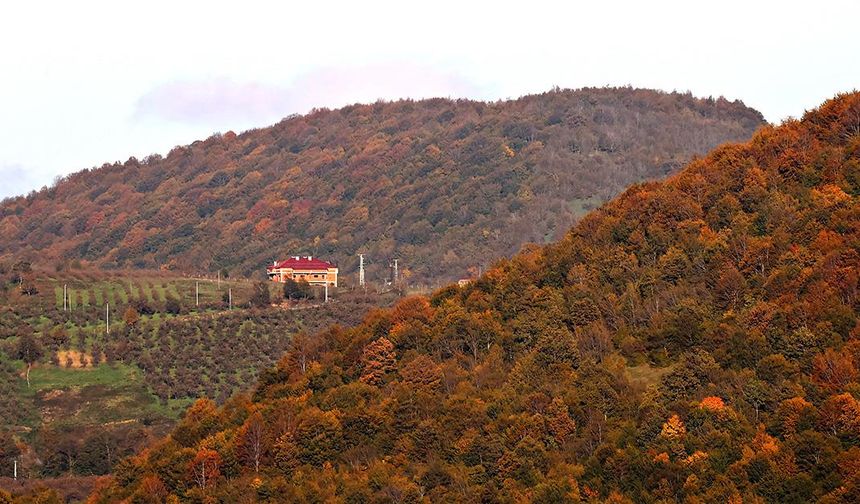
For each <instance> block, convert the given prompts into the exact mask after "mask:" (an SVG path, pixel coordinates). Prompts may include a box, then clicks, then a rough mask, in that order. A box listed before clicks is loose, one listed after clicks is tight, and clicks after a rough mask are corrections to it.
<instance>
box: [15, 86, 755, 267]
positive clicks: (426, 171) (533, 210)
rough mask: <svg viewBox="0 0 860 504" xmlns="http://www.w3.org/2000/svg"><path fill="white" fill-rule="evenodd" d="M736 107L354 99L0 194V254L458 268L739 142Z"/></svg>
mask: <svg viewBox="0 0 860 504" xmlns="http://www.w3.org/2000/svg"><path fill="white" fill-rule="evenodd" d="M762 123H763V121H762V117H761V115H760V114H759V113H758V112H756V111H754V110H751V109H749V108H747V107H745V106H744V105H743V104H742V103H739V102H734V103H730V102H728V101H726V100H724V99H717V100H713V99H696V98H693V97H692V96H691V95H689V94H677V93H672V94H665V93H660V92H656V91H648V90H637V89H630V88H620V89H584V90H579V91H562V90H556V91H552V92H548V93H544V94H542V95H535V96H528V97H524V98H521V99H518V100H514V101H505V102H497V103H483V102H473V101H467V100H457V101H452V100H444V99H433V100H424V101H418V102H416V101H408V100H407V101H398V102H393V103H382V102H380V103H375V104H372V105H354V106H350V107H345V108H343V109H339V110H318V111H314V112H312V113H310V114H308V115H306V116H300V117H299V116H296V117H289V118H287V119H285V120H283V121H282V122H280V123H278V124H277V125H274V126H272V127H268V128H264V129H259V130H253V131H248V132H245V133H243V134H241V135H236V134H234V133H232V132H229V133H226V134H224V135H214V136H212V137H211V138H209V139H207V140H205V141H198V142H195V143H193V144H191V145H188V146H184V147H176V148H174V149H173V150H172V151H171V152H170V153H169V154H168V155H167V156H166V157H164V158H162V157H160V156H158V155H153V156H149V157H148V158H146V159H144V160H137V159H133V158H132V159H129V160H128V161H127V162H125V163H122V164H120V163H116V164H113V165H104V166H103V167H101V168H98V169H92V170H84V171H82V172H79V173H76V174H73V175H70V176H68V177H65V178H64V179H63V180H61V181H60V182H58V183H57V184H56V185H55V186H54V187H51V188H48V189H44V190H42V191H40V192H38V193H35V192H34V193H31V194H30V195H28V196H26V197H23V196H22V197H19V198H13V199H7V200H5V201H4V202H3V203H2V204H0V258H3V257H4V256H9V255H13V256H16V257H21V258H27V259H30V260H33V261H34V264H36V263H39V264H43V265H44V264H47V265H49V266H52V265H53V264H52V263H62V262H64V261H73V260H77V259H85V260H89V261H91V262H93V263H94V264H95V265H97V266H103V267H108V268H126V267H132V268H161V267H165V268H170V269H175V270H178V271H182V272H197V273H199V272H205V271H208V272H213V273H214V272H215V271H217V270H218V269H220V268H223V267H229V268H231V269H234V270H235V271H236V272H237V273H240V274H245V275H247V274H250V273H255V274H260V273H261V272H262V269H263V267H264V266H265V265H266V264H268V263H269V262H270V261H271V260H272V259H274V258H276V257H281V256H284V255H286V254H298V253H304V254H311V255H320V256H325V257H326V258H328V259H331V260H334V261H336V262H339V263H340V266H341V268H342V272H345V273H346V272H351V271H353V270H354V269H355V268H356V264H355V262H356V258H355V254H356V253H357V252H365V253H368V254H370V256H371V257H372V258H373V262H372V263H371V264H370V265H369V268H370V269H369V271H368V273H369V275H371V277H374V278H380V277H382V276H384V275H385V274H386V271H385V270H386V265H387V261H388V259H389V258H392V257H400V258H403V260H404V266H405V270H404V271H403V273H404V275H406V276H407V277H408V276H409V275H411V278H412V281H426V280H428V279H429V280H437V279H438V280H445V279H455V278H459V277H462V276H464V275H466V271H467V269H468V268H471V267H475V266H477V265H480V264H481V263H483V262H484V261H486V258H487V257H498V256H509V255H511V254H512V253H514V252H516V251H517V250H518V249H519V248H520V246H521V245H522V244H523V243H526V242H538V243H544V242H547V241H551V240H554V239H557V238H559V237H560V236H561V234H563V232H564V231H566V230H567V229H568V228H569V227H570V225H571V224H572V223H573V222H574V221H575V220H576V219H577V218H579V217H581V216H582V215H584V214H585V212H586V211H587V210H589V209H590V208H593V207H595V206H597V205H598V204H599V203H601V202H602V201H604V200H606V199H608V198H609V197H611V196H613V195H614V194H616V193H617V192H619V191H621V190H622V189H623V188H625V187H626V186H628V185H629V184H631V183H633V182H636V181H641V180H645V179H655V178H660V177H663V176H665V175H667V174H669V173H672V172H674V171H676V170H677V169H678V168H679V167H680V166H682V164H683V163H685V162H687V161H689V160H690V159H691V157H692V156H694V155H696V154H703V153H705V152H707V151H708V150H710V149H711V148H713V147H715V146H716V145H718V144H721V143H723V142H726V141H739V140H745V139H747V138H749V136H750V135H751V134H752V132H753V131H754V130H755V128H757V127H759V126H760V125H761V124H762Z"/></svg>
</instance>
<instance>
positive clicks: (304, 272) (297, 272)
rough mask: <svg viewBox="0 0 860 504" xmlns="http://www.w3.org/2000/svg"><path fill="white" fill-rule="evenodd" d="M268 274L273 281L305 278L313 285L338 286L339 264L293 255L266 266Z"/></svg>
mask: <svg viewBox="0 0 860 504" xmlns="http://www.w3.org/2000/svg"><path fill="white" fill-rule="evenodd" d="M266 274H268V275H269V278H270V279H271V280H272V281H273V282H285V281H286V280H287V279H288V278H292V279H293V280H296V281H299V280H304V281H305V282H307V283H309V284H311V285H325V284H328V285H330V286H332V287H337V266H335V265H334V264H332V263H330V262H326V261H323V260H320V259H314V258H313V257H312V256H307V257H300V256H293V257H290V258H289V259H287V260H286V261H280V262H278V261H275V262H274V263H273V264H272V265H271V266H269V267H268V268H266Z"/></svg>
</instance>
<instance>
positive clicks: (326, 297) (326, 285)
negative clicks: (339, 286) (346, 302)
mask: <svg viewBox="0 0 860 504" xmlns="http://www.w3.org/2000/svg"><path fill="white" fill-rule="evenodd" d="M325 302H326V303H328V282H326V283H325Z"/></svg>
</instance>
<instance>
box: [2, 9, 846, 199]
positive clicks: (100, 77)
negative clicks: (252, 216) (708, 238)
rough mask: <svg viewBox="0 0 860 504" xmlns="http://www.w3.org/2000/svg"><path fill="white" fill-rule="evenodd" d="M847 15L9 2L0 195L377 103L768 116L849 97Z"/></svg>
mask: <svg viewBox="0 0 860 504" xmlns="http://www.w3.org/2000/svg"><path fill="white" fill-rule="evenodd" d="M7 4H8V5H7ZM45 12H50V13H51V15H50V16H46V15H45ZM858 18H860V2H857V1H856V0H819V1H817V2H808V1H801V0H778V1H777V0H761V1H758V2H750V1H749V0H721V1H720V2H689V1H685V0H658V1H657V2H641V1H638V0H600V1H591V2H558V1H553V0H531V1H529V2H524V1H522V0H519V1H513V0H494V1H492V2H490V1H481V0H475V1H469V2H464V1H462V0H436V1H434V2H407V3H404V2H397V1H395V0H367V1H364V2H354V1H347V0H330V1H326V2H283V1H277V0H271V1H267V0H252V1H250V2H245V3H242V4H241V5H238V4H237V3H236V2H227V1H226V0H183V1H181V2H176V1H174V0H150V1H148V2H116V1H110V0H79V1H76V2H62V1H59V0H56V1H51V0H39V1H35V2H5V3H4V6H3V20H4V21H5V20H8V21H9V22H6V23H3V26H2V29H0V47H3V48H4V50H2V51H0V72H2V75H3V78H2V79H0V166H5V167H6V168H5V169H4V171H2V172H0V175H2V176H4V179H3V180H0V197H2V196H6V195H11V194H16V193H25V192H27V191H29V190H31V189H35V188H38V187H41V186H43V185H50V183H51V181H52V180H53V178H54V177H55V176H57V175H64V174H68V173H71V172H74V171H78V170H80V169H82V168H89V167H93V166H100V165H101V164H102V163H104V162H113V161H122V160H125V159H127V158H128V157H129V156H136V157H138V158H142V157H145V156H146V155H148V154H152V153H156V152H157V153H161V154H166V153H167V152H168V151H169V150H170V149H171V148H173V147H174V146H176V145H182V144H188V143H191V142H193V141H195V140H198V139H201V138H206V137H207V136H209V135H211V134H212V133H213V132H216V131H226V130H233V131H242V130H245V129H249V128H255V127H263V126H266V125H267V124H272V123H274V122H276V121H278V120H279V119H280V118H282V117H284V116H286V115H289V114H291V113H302V112H306V111H308V110H309V109H311V108H314V107H328V108H335V107H338V106H341V105H345V104H349V103H354V102H373V101H375V100H376V99H378V98H384V99H387V100H394V99H397V98H402V97H410V98H416V99H417V98H423V97H428V96H450V97H457V98H477V99H484V100H496V99H505V98H516V97H518V96H521V95H524V94H528V93H539V92H542V91H546V90H548V89H550V88H551V87H552V86H554V85H558V86H561V87H565V88H579V87H583V86H603V85H627V84H629V85H633V86H637V87H647V88H656V89H663V90H666V91H671V90H673V89H674V90H679V91H686V90H690V91H691V92H692V93H693V94H694V95H696V96H709V95H713V96H719V95H724V96H726V97H727V98H729V99H732V100H733V99H741V100H743V101H744V103H746V104H747V105H749V106H751V107H754V108H756V109H758V110H760V111H761V112H762V113H763V114H764V115H765V117H766V118H767V119H768V120H769V121H773V122H778V121H780V120H782V119H783V118H785V117H788V116H799V115H801V114H802V113H803V111H804V110H806V109H810V108H813V107H815V106H817V105H818V104H820V103H821V102H822V101H823V100H825V99H827V98H829V97H832V96H833V95H834V94H836V93H838V92H840V91H847V90H850V89H853V88H855V87H857V86H858V83H860V65H856V64H853V63H852V62H854V61H856V60H857V54H858V53H860V38H858V37H857V35H856V32H857V30H856V24H857V22H856V20H857V19H858ZM9 167H13V168H9Z"/></svg>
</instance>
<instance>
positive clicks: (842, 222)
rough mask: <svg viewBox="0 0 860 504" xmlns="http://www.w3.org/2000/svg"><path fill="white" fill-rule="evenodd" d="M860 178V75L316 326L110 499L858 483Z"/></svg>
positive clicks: (822, 490)
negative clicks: (359, 313)
mask: <svg viewBox="0 0 860 504" xmlns="http://www.w3.org/2000/svg"><path fill="white" fill-rule="evenodd" d="M519 155H520V154H519V153H517V156H515V157H513V158H512V159H517V157H518V156H519ZM858 195H860V94H857V93H855V94H848V95H842V96H838V97H837V98H835V99H833V100H830V101H828V102H826V103H825V104H823V105H822V106H821V108H819V109H818V110H814V111H811V112H809V113H807V114H806V115H805V116H804V118H803V119H802V120H790V121H787V122H785V123H784V124H783V125H781V126H779V127H765V128H763V129H762V130H760V131H759V132H758V133H757V134H756V135H755V136H754V137H753V139H752V140H751V141H750V142H748V143H746V144H741V145H726V146H723V147H720V148H718V149H716V150H715V151H713V152H712V153H711V154H709V155H708V156H707V157H704V158H702V159H699V160H696V161H693V162H692V163H690V164H689V165H688V166H687V167H686V168H685V169H684V170H683V171H682V172H681V173H679V174H678V175H676V176H674V177H671V178H670V179H668V180H667V181H666V182H649V183H644V184H639V185H636V186H633V187H632V188H630V189H628V190H627V191H626V192H624V193H623V194H622V195H621V196H620V197H618V198H616V199H615V200H613V201H612V202H610V203H609V204H606V205H604V206H603V207H601V208H600V209H598V210H596V211H594V212H592V213H591V214H589V215H588V216H587V217H586V218H585V219H583V220H582V221H581V222H580V223H579V224H578V225H576V226H575V227H574V228H573V229H571V230H570V232H569V233H568V234H567V235H566V236H565V237H564V238H563V239H562V240H560V241H559V242H557V243H555V244H552V245H549V246H545V247H528V248H526V249H524V250H523V251H522V252H521V253H520V254H519V255H517V256H516V257H514V258H513V259H510V260H501V261H499V262H498V263H497V264H496V265H495V266H494V267H493V268H492V269H490V270H489V271H487V272H486V273H485V274H484V275H483V276H482V277H481V278H479V279H478V280H477V281H475V282H473V283H472V284H470V285H468V286H466V287H464V288H459V287H457V286H450V287H446V288H443V289H441V290H439V291H437V292H436V293H435V294H434V295H433V296H432V297H430V298H429V299H423V298H407V299H404V300H403V301H401V302H400V303H399V304H398V305H396V306H395V307H393V308H391V309H386V310H376V311H373V312H371V313H370V314H368V316H367V317H366V318H365V320H364V322H363V323H362V324H361V325H359V326H358V327H355V328H351V329H342V328H331V329H329V330H326V331H323V332H320V333H318V334H316V336H315V343H314V344H313V345H311V344H309V343H308V342H305V343H303V345H302V346H303V348H304V350H302V352H304V356H303V358H301V359H299V358H297V357H296V355H295V352H297V351H298V350H297V349H293V350H291V351H290V352H288V354H287V355H286V356H285V357H284V358H283V359H281V361H280V362H279V364H278V365H277V366H276V367H275V368H273V369H271V370H268V371H266V372H264V373H262V375H261V377H260V380H259V383H258V385H257V388H256V390H255V391H254V393H253V395H252V396H251V397H243V396H239V397H236V398H234V399H232V400H230V401H228V403H227V404H225V405H224V406H223V407H221V408H217V409H216V408H214V407H213V406H212V405H211V404H205V403H204V404H199V405H197V406H195V407H194V408H192V409H191V411H190V412H189V413H188V414H187V415H186V418H185V420H183V422H182V424H181V425H180V426H179V427H178V428H177V430H176V431H175V432H174V433H173V434H172V435H171V436H170V437H168V438H167V439H165V440H163V441H161V442H159V443H157V444H155V445H154V446H153V447H152V448H151V449H150V450H148V451H147V452H146V453H144V454H141V455H140V456H139V457H136V458H134V459H132V460H130V461H128V463H127V464H124V465H123V466H122V467H120V468H119V469H118V470H117V471H116V475H115V480H114V483H113V485H112V486H110V487H108V488H101V489H99V491H98V492H97V493H96V494H95V495H94V496H93V497H92V501H93V502H113V501H119V500H122V499H125V498H128V497H129V496H131V495H134V494H135V493H136V492H139V491H140V489H141V488H142V487H143V486H145V485H149V486H152V485H153V481H155V480H153V479H152V478H153V477H157V478H158V481H162V482H163V484H164V486H165V488H166V490H167V492H169V493H170V494H171V495H173V496H176V497H178V498H181V499H196V498H203V497H207V498H209V499H212V500H220V501H224V502H234V501H240V500H242V499H245V500H248V501H268V502H427V501H432V502H583V501H585V502H619V503H620V502H733V503H736V502H772V503H787V502H796V503H803V502H815V501H818V502H826V503H850V502H858V501H860V401H858V397H860V383H858V374H857V369H858V359H860V353H858V348H860V345H858V337H860V325H858V307H860V304H858V303H860V299H858V267H859V266H860V260H858V259H860V205H858V199H857V197H858ZM257 415H259V417H257ZM255 418H257V420H255ZM259 418H262V419H263V421H262V422H261V423H262V425H264V426H265V433H264V434H263V435H261V436H259V439H260V440H261V443H262V444H261V451H260V458H259V460H260V464H259V466H257V463H256V462H255V461H254V458H253V457H249V456H248V453H249V452H248V446H249V445H248V441H247V439H248V434H249V432H248V428H249V427H248V426H249V425H251V424H252V423H253V422H257V421H259ZM212 452H215V453H212ZM237 453H241V454H242V455H241V456H237ZM201 454H202V455H201ZM216 454H217V457H216ZM204 460H205V461H213V462H212V464H214V461H218V463H217V468H218V469H217V471H210V472H209V474H210V475H211V474H216V475H217V476H216V477H215V478H214V479H209V480H207V483H206V486H205V489H204V488H202V485H201V484H200V480H199V478H198V477H197V474H198V473H199V471H198V472H194V471H189V470H188V469H189V468H195V467H202V466H201V463H202V461H204ZM156 486H157V485H156Z"/></svg>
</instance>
